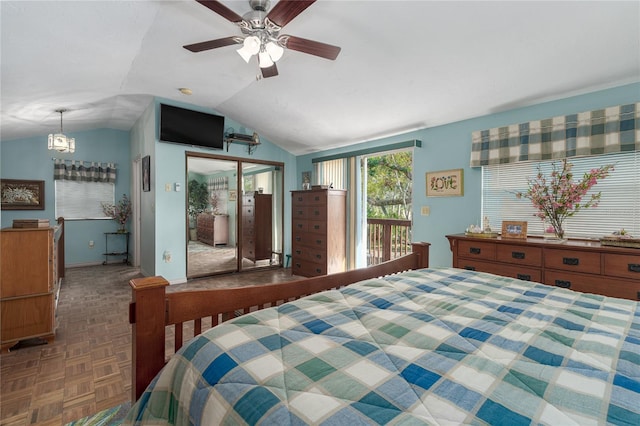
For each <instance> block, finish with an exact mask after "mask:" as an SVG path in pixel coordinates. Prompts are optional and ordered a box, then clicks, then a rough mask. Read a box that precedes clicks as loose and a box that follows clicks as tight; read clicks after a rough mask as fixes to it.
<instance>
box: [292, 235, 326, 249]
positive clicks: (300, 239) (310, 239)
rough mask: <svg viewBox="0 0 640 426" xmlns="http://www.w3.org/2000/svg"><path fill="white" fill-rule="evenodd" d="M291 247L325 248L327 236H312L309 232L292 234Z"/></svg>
mask: <svg viewBox="0 0 640 426" xmlns="http://www.w3.org/2000/svg"><path fill="white" fill-rule="evenodd" d="M292 245H293V247H297V246H298V245H303V246H306V247H314V248H323V249H326V248H327V236H326V235H322V234H313V233H309V232H294V233H293V244H292Z"/></svg>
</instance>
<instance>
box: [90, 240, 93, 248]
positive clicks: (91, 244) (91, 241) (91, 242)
mask: <svg viewBox="0 0 640 426" xmlns="http://www.w3.org/2000/svg"><path fill="white" fill-rule="evenodd" d="M93 246H94V244H93V240H90V241H89V248H93Z"/></svg>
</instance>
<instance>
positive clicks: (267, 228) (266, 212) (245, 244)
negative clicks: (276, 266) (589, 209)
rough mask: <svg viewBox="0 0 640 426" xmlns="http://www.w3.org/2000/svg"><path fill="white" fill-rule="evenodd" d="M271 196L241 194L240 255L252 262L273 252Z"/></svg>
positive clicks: (269, 255)
mask: <svg viewBox="0 0 640 426" xmlns="http://www.w3.org/2000/svg"><path fill="white" fill-rule="evenodd" d="M272 247H273V196H272V195H271V194H259V193H257V192H256V193H253V194H247V195H243V196H242V257H244V258H245V259H249V260H251V261H253V262H256V261H258V260H265V259H269V260H271V255H272V254H273V253H272V252H273V249H272Z"/></svg>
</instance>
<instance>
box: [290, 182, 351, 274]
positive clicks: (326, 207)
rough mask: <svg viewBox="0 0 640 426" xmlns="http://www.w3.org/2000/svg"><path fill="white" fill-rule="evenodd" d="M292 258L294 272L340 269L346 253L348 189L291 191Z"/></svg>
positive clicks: (341, 270)
mask: <svg viewBox="0 0 640 426" xmlns="http://www.w3.org/2000/svg"><path fill="white" fill-rule="evenodd" d="M291 196H292V200H291V207H292V214H291V218H292V224H291V235H292V239H293V241H292V243H291V249H292V253H291V260H292V265H293V266H292V268H293V271H292V272H293V274H294V275H301V276H303V277H313V276H317V275H326V274H333V273H336V272H343V271H344V270H345V269H346V264H347V261H346V253H347V243H346V241H347V239H346V232H347V231H346V230H347V220H346V214H347V191H344V190H339V189H315V190H305V191H292V192H291Z"/></svg>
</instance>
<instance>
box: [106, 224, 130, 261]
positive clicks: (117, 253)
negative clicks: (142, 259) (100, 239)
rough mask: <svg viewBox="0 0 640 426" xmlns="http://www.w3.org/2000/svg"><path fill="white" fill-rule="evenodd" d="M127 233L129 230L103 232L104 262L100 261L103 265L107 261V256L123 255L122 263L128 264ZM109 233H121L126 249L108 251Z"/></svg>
mask: <svg viewBox="0 0 640 426" xmlns="http://www.w3.org/2000/svg"><path fill="white" fill-rule="evenodd" d="M129 234H130V232H105V233H104V250H105V253H104V262H102V264H103V265H106V264H107V263H108V260H109V256H124V259H122V263H126V264H127V265H130V263H129ZM109 235H121V236H123V237H124V240H125V247H126V251H112V252H110V251H109Z"/></svg>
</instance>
